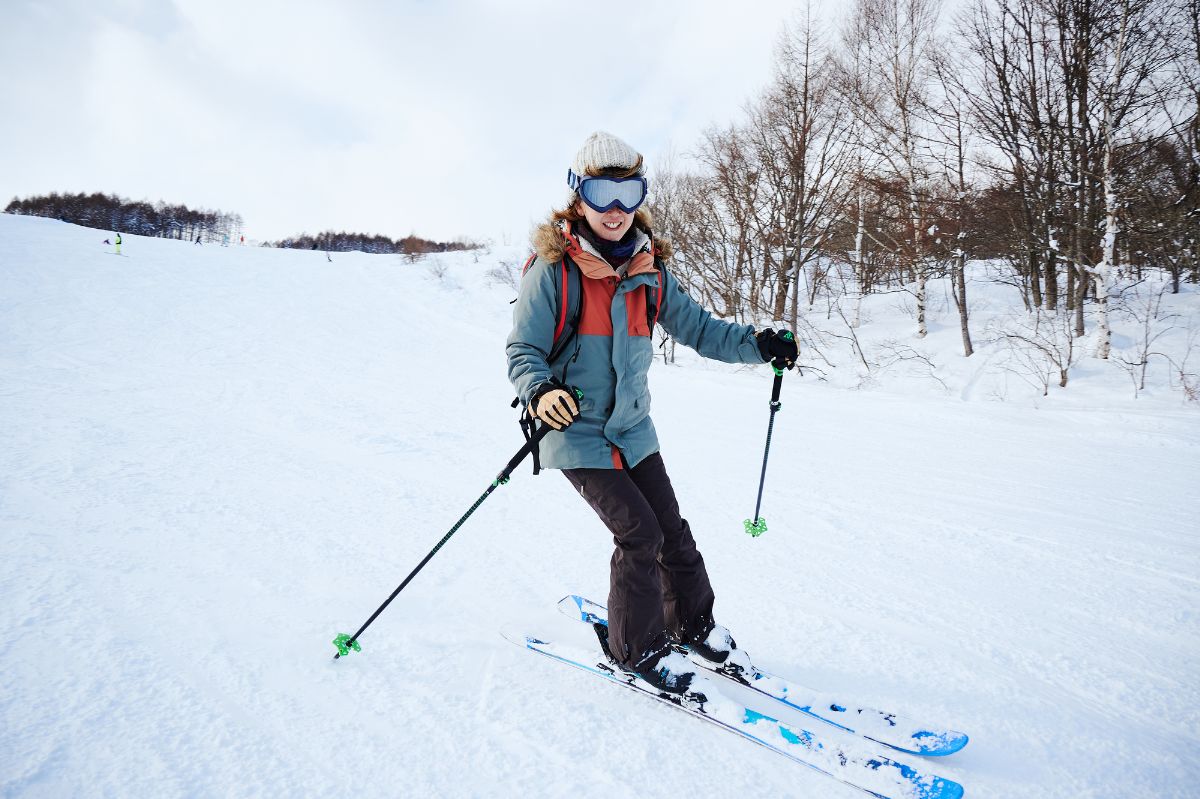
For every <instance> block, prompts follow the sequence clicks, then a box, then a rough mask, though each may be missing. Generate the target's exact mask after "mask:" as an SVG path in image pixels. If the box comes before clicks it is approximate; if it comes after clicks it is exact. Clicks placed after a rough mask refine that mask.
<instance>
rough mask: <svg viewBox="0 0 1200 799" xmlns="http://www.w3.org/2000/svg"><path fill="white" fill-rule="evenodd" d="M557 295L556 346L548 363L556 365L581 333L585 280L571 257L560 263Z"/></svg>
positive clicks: (565, 256)
mask: <svg viewBox="0 0 1200 799" xmlns="http://www.w3.org/2000/svg"><path fill="white" fill-rule="evenodd" d="M557 266H558V274H557V275H556V277H557V280H556V281H555V294H556V299H557V303H558V314H557V316H556V318H557V320H558V321H557V322H556V323H555V326H554V344H553V345H552V346H551V349H550V356H549V357H548V358H547V359H546V360H547V362H548V363H554V361H556V360H557V359H558V357H559V356H560V355H562V354H563V353H564V352H566V350H567V347H568V346H570V344H571V342H572V341H574V340H575V334H576V333H577V332H578V331H579V315H580V313H581V309H582V308H583V280H582V277H581V274H580V271H579V267H578V266H576V265H575V262H574V261H573V260H571V256H569V255H565V254H564V255H563V258H562V260H561V261H559V262H558V264H557Z"/></svg>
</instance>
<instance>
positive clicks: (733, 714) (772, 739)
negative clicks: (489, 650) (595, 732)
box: [504, 634, 963, 799]
mask: <svg viewBox="0 0 1200 799" xmlns="http://www.w3.org/2000/svg"><path fill="white" fill-rule="evenodd" d="M504 637H505V638H507V639H508V640H510V641H512V642H513V643H515V644H517V645H518V646H522V647H525V648H527V649H531V650H533V651H534V652H537V653H539V654H542V655H545V656H547V657H549V658H552V659H554V660H557V661H559V662H561V663H566V664H567V665H570V666H574V667H575V668H578V669H582V670H583V671H586V672H589V673H591V674H595V675H596V676H598V677H602V678H604V679H606V680H608V681H610V682H612V683H614V684H616V685H622V686H625V687H626V688H629V689H632V690H634V691H637V692H639V693H642V694H645V695H646V696H649V697H651V698H652V699H657V700H659V701H660V702H664V703H666V704H669V705H673V706H674V707H677V708H679V709H680V710H683V711H686V712H687V713H690V714H691V715H693V716H695V717H696V718H699V719H703V720H704V721H708V722H711V723H713V724H715V725H717V726H718V727H721V728H722V729H725V730H728V731H730V732H733V733H736V734H737V735H740V736H742V737H743V738H746V739H748V740H751V741H753V742H754V743H757V744H759V745H761V746H764V747H766V748H768V749H770V750H772V751H773V752H777V753H779V754H781V755H783V756H784V757H787V758H789V759H790V760H793V761H795V762H797V763H800V764H802V765H805V766H808V767H809V768H812V769H816V770H817V771H820V772H822V773H823V774H827V775H829V776H830V777H833V778H834V779H837V780H839V781H841V782H844V783H846V784H847V785H851V786H853V787H855V788H858V789H859V790H862V791H865V792H867V793H868V794H871V795H872V796H875V797H878V799H960V797H961V796H962V795H963V789H962V786H961V785H959V784H958V783H957V782H954V781H953V780H949V779H945V778H944V777H938V776H936V775H933V774H923V773H921V772H920V771H917V770H916V769H914V768H912V767H911V766H908V765H906V764H904V763H899V762H897V761H894V760H890V759H888V758H886V757H883V756H880V755H876V754H874V753H872V752H869V751H867V750H865V749H863V750H859V749H857V748H855V747H853V746H847V745H844V744H838V743H835V742H831V741H822V740H821V739H820V738H818V737H817V736H816V735H814V734H813V733H811V732H809V731H807V730H803V729H797V728H791V727H788V726H785V725H784V724H781V723H780V722H779V721H778V720H777V719H773V718H771V717H770V716H767V715H764V714H762V713H759V712H757V711H755V710H753V709H750V708H747V707H745V706H744V705H741V704H738V703H737V702H735V701H733V700H732V699H729V698H728V697H726V696H724V695H722V694H721V692H720V689H719V687H718V686H717V684H716V681H714V680H711V679H708V678H706V677H698V678H697V679H696V680H695V681H694V682H693V684H692V688H693V690H691V691H689V692H688V693H687V694H686V695H684V696H677V695H673V694H668V693H663V692H660V691H658V690H657V689H655V688H654V687H653V686H651V685H650V684H649V683H647V682H645V681H643V680H642V679H640V678H639V677H637V676H635V675H633V674H631V673H629V672H625V671H622V670H620V669H617V668H616V667H614V666H613V665H611V664H610V663H609V660H608V658H607V657H606V656H605V655H604V654H603V653H602V652H601V651H600V646H599V643H598V642H597V644H596V647H595V649H594V650H589V649H583V648H579V647H577V646H571V645H565V644H558V643H553V642H551V641H545V640H542V639H540V638H535V637H533V636H524V635H509V634H505V636H504Z"/></svg>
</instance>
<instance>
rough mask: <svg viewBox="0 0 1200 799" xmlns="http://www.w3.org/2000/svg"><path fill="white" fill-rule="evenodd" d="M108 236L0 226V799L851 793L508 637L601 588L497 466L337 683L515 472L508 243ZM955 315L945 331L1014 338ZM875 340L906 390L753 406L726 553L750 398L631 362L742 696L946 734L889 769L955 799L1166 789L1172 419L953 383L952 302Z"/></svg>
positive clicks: (1178, 652) (538, 481) (883, 308)
mask: <svg viewBox="0 0 1200 799" xmlns="http://www.w3.org/2000/svg"><path fill="white" fill-rule="evenodd" d="M105 235H106V233H105V232H102V231H96V230H89V229H85V228H80V227H73V226H69V225H65V224H62V223H59V222H55V221H51V220H45V219H30V218H23V217H13V216H8V215H0V241H3V243H4V245H3V249H2V250H0V431H2V434H0V544H2V547H3V550H2V551H3V557H2V558H0V626H2V627H3V629H4V630H5V632H6V636H7V641H6V645H5V647H4V648H3V651H2V653H0V673H2V674H3V679H0V794H3V795H4V796H9V797H43V796H45V797H68V796H70V797H76V796H155V797H173V796H196V797H199V796H264V797H278V796H336V795H343V794H347V795H349V793H352V794H353V795H354V796H358V797H375V796H380V797H384V796H387V797H391V796H519V795H525V796H572V797H611V796H613V795H616V794H624V793H628V792H630V791H631V790H632V791H636V792H637V793H639V794H641V793H645V794H646V795H667V794H670V795H676V796H695V797H716V796H796V797H822V798H824V797H831V798H834V799H836V798H837V797H846V799H849V798H850V797H855V796H860V795H861V794H859V793H858V792H856V791H855V790H854V789H853V788H850V787H847V786H844V785H842V784H839V783H837V782H835V781H833V780H831V779H829V778H827V777H824V776H822V775H820V774H817V773H815V772H812V771H810V770H808V769H805V768H803V767H801V766H798V765H796V764H794V763H791V762H789V761H787V760H786V759H784V758H781V757H779V756H777V755H775V754H773V753H771V752H769V751H767V750H765V749H762V748H760V747H756V746H753V745H752V744H749V743H747V742H746V741H744V740H740V739H738V738H736V737H735V736H731V735H728V734H725V733H722V732H721V731H719V730H716V729H714V728H712V727H710V726H708V725H704V724H700V723H698V722H697V721H696V720H695V719H692V718H689V717H688V716H686V715H685V714H683V713H679V712H677V711H675V710H673V709H671V708H669V707H666V706H663V705H661V704H659V703H655V702H650V701H647V700H646V699H645V698H644V697H640V696H637V695H636V694H633V693H631V692H628V691H622V690H620V689H618V688H615V687H611V686H607V685H604V684H603V683H600V682H598V681H597V680H596V679H595V678H594V677H591V676H588V675H586V674H583V673H581V672H577V671H575V670H572V669H569V668H566V667H563V666H562V665H561V664H556V663H554V662H552V661H550V660H548V659H546V658H541V657H537V656H536V655H533V654H531V653H529V652H527V651H523V650H522V649H520V648H518V647H516V646H513V644H511V643H509V642H508V641H506V640H505V639H504V638H503V637H502V636H501V634H500V633H501V632H502V631H510V630H516V631H518V632H528V633H533V634H541V635H545V636H549V637H553V638H554V640H562V641H564V642H574V643H576V644H579V645H586V644H588V643H589V635H590V633H589V631H588V629H587V628H586V627H585V626H584V625H582V624H579V623H577V622H572V621H571V620H569V619H566V618H564V617H563V616H561V615H560V614H559V613H557V612H556V611H555V602H556V601H557V600H558V599H559V598H560V597H562V596H564V595H566V594H569V593H579V594H583V595H587V596H591V597H594V598H597V599H600V600H603V599H604V598H605V597H606V595H607V580H608V559H609V555H610V553H611V538H610V536H609V534H608V533H607V531H606V530H605V529H604V528H603V527H602V526H601V524H600V522H599V521H598V520H597V519H596V518H595V517H594V516H593V515H592V513H591V512H590V511H589V510H588V508H587V507H586V506H585V505H584V503H583V502H582V501H581V500H580V498H579V497H578V496H577V495H575V494H574V492H573V491H572V490H571V488H570V486H569V484H568V483H567V481H566V480H564V479H562V477H561V476H560V475H558V474H557V473H554V472H548V473H545V474H543V475H541V476H538V477H536V478H535V477H532V476H530V474H529V470H528V464H525V465H524V466H523V467H522V469H521V470H520V471H519V472H518V473H517V474H516V475H515V476H514V477H513V479H512V481H511V482H510V483H509V484H508V485H505V486H502V487H500V488H498V489H497V490H496V491H495V493H493V494H492V496H491V497H490V498H489V499H488V500H487V501H486V502H485V503H484V504H483V505H482V506H480V508H479V509H478V510H477V511H476V512H475V514H474V515H473V516H472V517H471V518H470V520H469V521H468V522H467V523H466V524H465V525H464V526H463V527H462V528H461V529H460V530H459V531H458V533H457V534H456V536H455V537H454V538H453V539H451V540H450V541H449V543H447V544H446V545H445V547H443V549H442V550H441V551H440V552H438V554H437V555H436V557H435V558H434V559H433V560H432V561H431V562H430V564H429V565H428V566H427V567H426V569H425V570H424V571H423V572H422V573H421V574H420V575H419V576H418V577H417V578H416V579H415V580H414V581H413V582H412V584H411V585H410V586H409V587H408V588H407V589H406V590H405V591H404V592H403V593H402V594H401V595H400V596H399V598H398V599H397V600H396V601H395V602H394V603H393V604H392V606H391V607H390V608H389V609H388V610H387V611H386V612H385V613H384V614H383V615H382V616H380V617H379V619H378V620H377V621H376V622H375V624H374V625H373V626H372V627H371V628H370V629H369V630H368V631H367V633H366V634H364V636H363V638H362V645H363V651H362V652H361V653H354V654H352V655H351V656H350V657H348V658H343V659H341V660H339V661H337V662H334V661H333V660H332V655H333V654H334V651H335V650H334V648H333V646H332V645H331V643H330V642H331V640H332V639H333V637H334V636H335V635H336V634H337V633H339V632H344V633H350V632H353V631H354V630H355V629H357V628H358V626H359V625H360V624H361V623H362V622H363V621H365V620H366V618H367V616H368V615H369V614H370V613H371V612H372V611H373V610H374V609H375V608H376V607H377V606H378V605H379V603H380V602H382V601H383V599H385V598H386V597H387V595H388V594H389V593H390V592H391V591H392V589H393V588H394V587H395V586H396V585H397V584H398V583H399V582H400V580H401V579H403V577H404V576H405V575H407V574H408V572H409V571H410V570H411V569H412V568H413V567H414V566H415V565H416V564H417V562H418V561H420V559H421V558H422V557H423V556H424V555H425V554H426V553H427V552H428V551H429V550H430V549H431V548H432V547H433V545H434V544H436V543H437V542H438V540H439V539H440V538H441V537H442V536H443V535H444V534H445V532H446V531H447V530H449V529H450V527H451V526H452V525H453V524H454V522H455V521H457V520H458V518H459V517H460V516H461V515H462V514H463V513H464V512H465V511H466V510H467V509H468V508H469V507H470V506H471V505H472V503H474V502H475V500H476V499H477V498H478V497H479V496H480V494H482V493H483V491H484V490H485V489H486V488H487V487H488V486H489V485H490V484H491V482H492V480H493V478H494V477H495V475H496V473H497V472H498V471H499V470H500V469H501V467H502V466H503V465H504V463H505V462H506V461H507V460H508V458H509V457H510V456H511V455H512V454H513V452H515V451H516V449H517V448H518V447H519V445H520V444H521V442H522V439H521V436H520V433H519V431H518V429H517V426H516V424H515V421H514V414H513V411H512V410H511V409H510V408H509V405H508V402H509V400H510V398H511V396H512V392H511V389H510V387H509V385H508V382H507V380H506V378H505V364H504V338H505V335H506V334H507V331H508V325H509V314H510V306H509V305H508V300H510V299H512V297H513V290H512V288H511V287H509V286H505V285H503V283H502V282H501V281H498V280H496V279H495V278H489V277H487V273H488V272H489V271H493V270H495V269H496V267H497V266H499V265H501V264H508V265H509V266H510V267H513V266H516V265H519V262H520V260H521V255H522V250H521V248H520V247H512V248H495V249H493V250H490V251H486V252H479V253H462V254H456V255H454V256H430V257H427V258H426V259H424V260H419V261H416V262H409V261H408V260H406V259H404V258H399V257H391V256H369V255H362V254H336V253H335V254H334V255H333V260H332V262H330V261H327V260H326V257H325V255H324V253H320V252H299V251H285V250H270V249H257V248H243V247H232V248H223V247H214V246H196V245H192V244H187V243H182V242H174V241H164V240H156V239H144V238H139V237H135V236H125V243H124V256H122V257H117V256H115V255H113V254H111V252H110V251H111V247H106V246H104V245H103V244H102V239H103V238H104V237H105ZM972 292H973V295H972V296H973V298H974V299H973V302H975V303H977V313H978V314H979V316H978V317H977V318H979V319H981V321H980V324H981V325H982V324H983V321H982V319H983V318H984V317H985V316H986V314H987V313H993V314H994V313H997V309H998V308H1001V307H1011V306H1013V305H1014V304H1015V305H1019V299H1018V298H1017V295H1016V293H1015V290H1014V289H1012V288H1011V287H1005V286H1001V287H997V286H995V285H993V284H988V283H983V282H980V283H977V284H974V285H973V286H972ZM1188 292H1190V293H1188ZM1196 299H1197V295H1196V293H1195V289H1194V287H1189V288H1188V291H1187V292H1185V293H1184V294H1183V295H1179V296H1178V297H1173V298H1168V301H1169V302H1172V303H1175V306H1173V307H1174V308H1175V310H1176V311H1177V312H1178V313H1179V314H1180V315H1181V316H1180V319H1181V320H1182V321H1181V322H1180V323H1179V324H1180V325H1186V324H1189V323H1190V324H1196V320H1197V319H1198V318H1200V307H1198V306H1197V303H1196ZM910 304H911V303H910ZM903 306H904V303H903V302H902V301H900V300H898V299H897V297H896V296H895V295H882V296H879V297H871V298H868V302H867V304H866V305H865V307H864V310H865V311H866V313H865V314H864V319H863V326H862V327H861V328H860V329H861V331H862V335H863V337H864V340H865V339H866V338H868V337H869V336H870V335H871V331H872V330H882V329H885V328H886V329H889V330H891V331H893V332H889V333H888V335H889V336H892V337H893V338H898V337H899V338H902V340H903V341H904V346H906V347H911V348H913V349H914V351H917V350H919V351H921V352H924V353H925V354H926V355H927V356H928V358H929V360H930V362H932V363H935V364H937V366H938V368H939V369H941V376H940V378H939V380H932V379H931V378H929V377H928V376H927V375H922V374H919V373H905V372H902V371H897V370H893V373H892V376H891V377H889V378H887V379H884V380H870V381H846V380H841V382H840V383H839V378H838V377H837V374H849V373H850V371H851V370H850V368H849V367H846V366H843V367H842V368H841V371H840V372H838V373H837V374H835V373H834V370H832V369H830V368H829V367H828V365H822V367H823V371H822V372H816V371H809V372H806V374H805V375H804V376H798V375H796V374H794V373H789V374H788V375H787V376H786V378H785V380H784V388H783V396H782V399H783V407H782V410H781V411H780V413H779V415H778V417H777V419H776V424H775V431H774V438H773V445H772V450H771V459H770V468H769V471H768V475H767V482H766V493H765V496H764V500H763V515H764V516H765V517H766V518H767V520H768V522H769V530H768V532H767V533H766V534H765V535H763V536H762V537H761V538H757V539H752V538H750V537H749V536H747V535H746V534H745V532H744V531H743V527H742V523H743V520H744V519H745V518H746V517H748V516H750V515H751V513H752V511H753V505H754V499H755V491H756V488H757V484H758V475H759V468H760V464H761V458H762V445H763V440H764V434H765V432H766V423H767V415H768V409H767V401H768V397H769V393H770V384H771V375H770V371H769V370H767V369H765V368H747V367H731V366H725V365H720V364H712V363H709V362H703V361H700V360H699V359H698V358H697V357H695V356H693V355H692V354H690V353H687V354H684V353H682V352H681V354H680V357H679V359H678V363H677V364H676V365H673V366H665V365H663V364H662V363H656V365H655V366H654V369H653V373H652V375H651V381H652V387H653V390H654V409H655V410H654V418H655V422H656V425H657V427H658V430H659V434H660V438H661V441H662V444H663V454H664V457H665V460H666V464H667V467H668V469H669V470H670V472H671V475H672V478H673V480H674V483H675V487H676V490H677V492H678V494H679V497H680V501H681V504H682V507H683V511H684V515H685V516H686V517H687V518H688V519H689V520H690V521H691V523H692V526H693V529H694V531H695V534H696V537H697V539H698V541H699V545H700V548H701V550H702V551H703V553H704V556H705V559H706V562H707V564H708V568H709V571H710V574H711V576H712V580H713V583H714V586H715V589H716V592H717V613H718V617H719V620H720V621H721V622H722V623H723V624H725V625H726V626H727V627H729V628H730V629H731V630H732V631H733V633H734V635H735V636H736V638H737V640H738V643H739V644H740V645H741V646H742V647H743V648H744V649H746V650H747V651H748V652H749V653H750V654H751V655H752V656H753V657H754V659H755V661H756V662H758V663H759V664H760V665H761V666H762V667H763V668H765V669H767V670H769V671H771V672H774V673H776V674H780V675H785V676H787V677H789V678H792V679H794V680H796V681H797V682H799V683H802V684H804V685H807V686H810V687H812V688H815V689H819V690H821V691H825V692H827V693H828V694H830V695H832V696H837V697H841V698H844V699H845V700H846V701H849V702H854V703H859V704H862V705H865V706H871V707H878V708H883V709H888V710H892V711H895V712H897V713H900V714H903V715H905V716H907V717H909V718H912V719H924V720H928V721H929V722H930V723H934V724H940V725H943V726H946V727H950V728H953V729H958V730H963V731H965V732H967V733H969V734H970V736H971V743H970V744H969V745H968V746H967V747H966V749H964V750H963V751H962V752H961V753H959V754H957V755H954V756H952V757H949V758H946V759H943V760H926V761H925V762H920V759H919V758H910V757H908V756H905V755H896V756H895V759H897V760H900V761H903V762H914V761H915V764H916V765H919V766H920V767H922V768H923V769H925V770H927V771H932V772H935V773H938V774H941V775H943V776H945V777H948V778H950V779H953V780H956V781H958V782H961V783H962V784H963V785H964V786H965V787H966V793H967V796H968V797H971V798H972V799H975V797H995V799H1020V798H1022V797H1029V798H1030V799H1035V798H1036V799H1053V798H1054V797H1062V798H1063V799H1068V798H1069V799H1081V798H1082V797H1088V798H1089V799H1099V798H1100V797H1112V798H1113V799H1118V798H1119V799H1131V798H1133V797H1194V796H1196V795H1197V793H1198V792H1200V778H1198V777H1197V776H1196V774H1197V769H1200V680H1197V676H1198V672H1197V664H1200V635H1198V632H1200V629H1198V628H1200V602H1198V599H1200V544H1198V542H1197V538H1198V536H1200V519H1198V517H1197V506H1196V490H1197V486H1198V485H1200V413H1198V412H1197V409H1196V407H1195V403H1189V402H1187V401H1186V400H1185V399H1184V397H1183V394H1182V392H1180V391H1179V390H1177V388H1172V386H1171V385H1170V379H1169V378H1170V376H1169V374H1167V372H1166V370H1165V369H1162V370H1159V371H1155V372H1152V373H1151V384H1150V385H1148V387H1147V389H1146V390H1145V391H1144V392H1141V396H1139V397H1137V398H1134V396H1133V391H1132V390H1131V383H1130V380H1129V378H1128V376H1126V375H1124V374H1122V373H1120V371H1119V370H1118V369H1116V368H1115V367H1113V366H1111V365H1110V364H1102V363H1099V362H1097V361H1094V360H1090V359H1085V360H1083V361H1080V363H1079V366H1078V367H1077V368H1076V370H1075V371H1073V373H1072V374H1073V376H1072V382H1071V384H1070V385H1069V387H1068V388H1066V389H1058V388H1057V386H1053V387H1052V388H1051V391H1050V395H1049V396H1046V397H1043V396H1042V395H1041V391H1040V390H1038V389H1035V388H1034V387H1033V386H1031V385H1029V384H1028V383H1027V382H1023V381H1021V380H1016V379H1012V378H1013V374H1014V372H1013V370H1012V369H1011V368H1010V369H1009V370H1008V371H1007V372H1004V371H1001V372H995V373H994V372H991V371H987V369H988V368H989V367H988V366H987V365H988V363H989V359H991V358H992V357H993V355H994V352H993V350H990V349H989V348H988V345H984V346H982V347H981V349H980V352H978V353H977V354H976V355H975V356H973V357H972V358H971V359H965V358H962V357H961V355H960V354H958V351H957V347H958V331H957V319H956V317H955V315H954V311H953V306H952V305H949V306H947V305H946V304H945V303H943V304H942V305H941V306H940V310H939V307H938V306H936V305H935V308H934V311H933V319H932V322H933V323H932V324H931V333H930V336H929V337H928V338H927V339H924V340H920V341H918V340H916V339H913V338H912V337H911V333H912V330H913V329H914V328H915V325H914V323H913V322H912V320H911V317H910V316H908V315H906V314H905V309H904V307H903ZM814 313H817V312H814ZM1189 320H1190V321H1189ZM1114 327H1115V329H1116V332H1117V337H1116V339H1115V342H1116V344H1117V346H1118V347H1120V346H1121V345H1122V342H1123V341H1124V342H1125V343H1126V344H1128V341H1127V339H1129V338H1130V337H1132V336H1134V335H1135V334H1136V331H1134V330H1132V329H1131V328H1122V326H1121V323H1120V321H1119V320H1117V321H1115V322H1114ZM1122 336H1124V339H1122ZM1196 357H1200V355H1197V356H1196ZM997 375H999V376H997ZM822 377H824V379H821V378H822ZM848 383H854V384H856V385H860V386H862V388H861V390H852V389H850V388H847V387H846V384H848ZM984 384H987V385H988V386H989V387H988V388H986V389H984V388H982V387H981V386H983V385H984ZM764 710H769V711H776V710H777V709H775V708H770V709H767V708H764ZM771 715H777V712H772V713H771ZM787 720H788V719H786V718H785V721H787ZM796 723H797V725H798V726H809V727H812V728H813V729H814V731H817V732H819V733H821V734H823V735H829V736H835V737H836V735H837V734H838V733H837V731H836V730H833V729H832V728H820V727H818V726H814V725H816V724H817V723H816V722H813V721H811V720H810V721H807V722H796ZM889 754H891V753H889Z"/></svg>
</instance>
